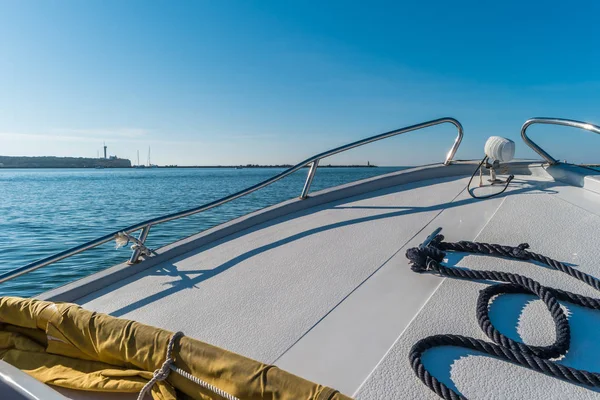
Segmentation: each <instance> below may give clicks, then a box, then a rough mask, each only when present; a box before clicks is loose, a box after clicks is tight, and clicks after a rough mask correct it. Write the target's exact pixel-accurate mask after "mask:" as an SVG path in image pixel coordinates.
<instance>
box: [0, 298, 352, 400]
mask: <svg viewBox="0 0 600 400" xmlns="http://www.w3.org/2000/svg"><path fill="white" fill-rule="evenodd" d="M171 335H172V332H168V331H165V330H162V329H158V328H154V327H151V326H147V325H143V324H140V323H137V322H134V321H128V320H124V319H119V318H115V317H111V316H110V315H105V314H100V313H95V312H91V311H88V310H84V309H82V308H81V307H79V306H78V305H76V304H69V303H52V302H48V301H41V300H35V299H22V298H18V297H0V358H1V359H2V360H4V361H6V362H8V363H9V364H12V365H14V366H15V367H17V368H20V369H21V370H23V371H25V372H27V373H28V374H29V375H31V376H33V377H34V378H36V379H38V380H40V381H42V382H44V383H48V384H51V385H56V386H61V387H66V388H71V389H79V390H91V391H103V392H130V393H135V392H139V391H140V390H141V389H142V387H143V386H144V384H145V383H146V382H147V381H148V380H149V379H150V378H152V371H154V370H156V369H158V368H160V366H161V365H162V363H163V362H164V360H165V356H166V347H167V343H168V341H169V338H170V337H171ZM174 357H175V364H176V365H177V366H178V367H179V368H181V369H183V370H185V371H187V372H189V373H191V374H192V375H194V376H196V377H198V378H200V379H202V380H204V381H206V382H208V383H210V384H212V385H214V386H216V387H218V388H220V389H222V390H224V391H226V392H228V393H230V394H232V395H234V396H236V397H238V398H240V399H270V400H292V399H293V400H296V399H311V400H312V399H314V400H346V399H349V397H347V396H344V395H342V394H340V393H339V392H337V391H336V390H333V389H330V388H328V387H324V386H321V385H318V384H315V383H312V382H309V381H307V380H304V379H302V378H299V377H297V376H295V375H292V374H290V373H287V372H285V371H282V370H280V369H279V368H277V367H275V366H273V365H266V364H263V363H260V362H257V361H254V360H251V359H249V358H246V357H243V356H240V355H238V354H235V353H231V352H229V351H226V350H223V349H220V348H218V347H215V346H211V345H209V344H206V343H203V342H200V341H198V340H194V339H191V338H188V337H183V338H181V339H180V340H179V345H178V346H176V347H175V349H174ZM174 388H176V389H177V390H179V394H182V393H183V394H184V395H185V396H186V397H189V398H192V399H202V400H205V399H220V398H221V397H220V396H218V395H216V394H214V393H212V392H211V391H209V390H206V389H203V388H201V387H200V386H198V385H196V384H195V383H193V382H190V381H188V380H187V379H185V378H183V377H181V376H180V375H178V374H176V373H174V372H172V373H171V374H170V375H169V378H168V379H167V381H166V382H159V383H158V384H156V385H154V387H153V389H152V397H153V398H154V399H155V400H174V399H176V391H175V389H174Z"/></svg>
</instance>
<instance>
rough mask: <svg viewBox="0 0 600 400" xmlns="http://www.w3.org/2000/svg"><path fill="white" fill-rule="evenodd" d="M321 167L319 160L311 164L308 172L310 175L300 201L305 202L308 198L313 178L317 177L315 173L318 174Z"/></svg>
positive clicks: (307, 177)
mask: <svg viewBox="0 0 600 400" xmlns="http://www.w3.org/2000/svg"><path fill="white" fill-rule="evenodd" d="M318 167H319V159H316V160H315V161H313V162H312V164H310V169H309V170H308V175H307V176H306V182H304V188H303V189H302V194H300V199H301V200H304V199H306V198H308V192H309V191H310V185H311V184H312V181H313V178H314V177H315V173H316V172H317V168H318Z"/></svg>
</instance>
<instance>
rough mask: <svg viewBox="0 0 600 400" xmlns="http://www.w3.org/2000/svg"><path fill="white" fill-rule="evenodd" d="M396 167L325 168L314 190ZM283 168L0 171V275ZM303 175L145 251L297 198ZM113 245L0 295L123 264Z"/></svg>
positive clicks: (163, 228)
mask: <svg viewBox="0 0 600 400" xmlns="http://www.w3.org/2000/svg"><path fill="white" fill-rule="evenodd" d="M399 169H401V168H400V167H385V168H384V167H379V168H322V169H319V170H318V172H317V175H316V177H315V180H314V182H313V185H312V190H313V191H316V190H320V189H324V188H327V187H332V186H336V185H340V184H343V183H348V182H352V181H356V180H359V179H364V178H368V177H371V176H375V175H380V174H384V173H388V172H392V171H396V170H399ZM281 171H282V169H275V168H272V169H271V168H269V169H200V168H199V169H162V168H161V169H103V170H95V169H94V170H84V169H60V170H59V169H56V170H52V169H45V170H35V169H24V170H9V169H5V170H2V169H0V272H5V271H8V270H11V269H14V268H17V267H20V266H23V265H25V264H27V263H30V262H32V261H35V260H38V259H40V258H43V257H47V256H50V255H52V254H54V253H56V252H58V251H62V250H65V249H68V248H69V247H73V246H76V245H78V244H81V243H83V242H86V241H88V240H91V239H94V238H96V237H98V236H101V235H104V234H107V233H110V232H112V231H115V230H118V229H120V228H123V227H126V226H128V225H131V224H133V223H136V222H140V221H143V220H146V219H149V218H153V217H158V216H161V215H164V214H167V213H172V212H176V211H180V210H184V209H187V208H191V207H195V206H198V205H201V204H204V203H207V202H210V201H212V200H216V199H218V198H220V197H223V196H226V195H228V194H231V193H233V192H236V191H238V190H242V189H244V188H245V187H248V186H250V185H253V184H255V183H258V182H260V181H262V180H265V179H267V178H269V177H271V176H273V175H275V174H277V173H279V172H281ZM306 172H307V170H306V169H304V170H301V171H299V172H297V173H295V174H292V175H290V176H289V177H287V178H285V179H283V180H281V181H279V182H276V183H274V184H273V185H271V186H269V187H267V188H264V189H262V190H259V191H258V192H254V193H252V194H250V195H248V196H246V197H243V198H240V199H237V200H234V201H232V202H230V203H228V204H225V205H223V206H220V207H217V208H215V209H212V210H209V211H206V212H203V213H200V214H197V215H194V216H190V217H187V218H183V219H180V220H177V221H172V222H168V223H165V224H161V225H159V226H156V227H153V228H152V230H151V232H150V236H149V238H148V241H147V243H148V245H149V247H150V248H157V247H160V246H163V245H166V244H168V243H170V242H173V241H174V240H177V239H181V238H184V237H187V236H190V235H192V234H194V233H197V232H200V231H202V230H205V229H207V228H210V227H212V226H215V225H217V224H220V223H223V222H226V221H228V220H231V219H232V218H235V217H239V216H241V215H244V214H246V213H248V212H251V211H254V210H258V209H261V208H264V207H266V206H269V205H273V204H276V203H278V202H281V201H283V200H287V199H290V198H292V197H295V196H298V195H299V194H300V191H301V190H302V186H303V184H304V180H305V178H306ZM129 255H130V250H129V249H128V248H121V249H119V250H115V245H114V242H109V243H107V244H105V245H102V246H100V247H98V248H96V249H92V250H89V251H87V252H84V253H81V254H79V255H76V256H73V257H71V258H68V259H66V260H63V261H61V262H58V263H56V264H52V265H50V266H47V267H44V268H41V269H39V270H37V271H34V272H31V273H29V274H25V275H23V276H21V277H19V278H16V279H14V280H12V281H9V282H6V283H4V284H1V285H0V295H18V296H32V295H35V294H38V293H41V292H43V291H45V290H49V289H52V288H55V287H58V286H61V285H64V284H65V283H68V282H71V281H74V280H76V279H79V278H82V277H84V276H86V275H89V274H92V273H94V272H96V271H99V270H102V269H104V268H107V267H110V266H112V265H115V264H117V263H120V262H123V261H126V260H127V259H128V257H129Z"/></svg>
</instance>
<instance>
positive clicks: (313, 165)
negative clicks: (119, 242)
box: [0, 117, 463, 283]
mask: <svg viewBox="0 0 600 400" xmlns="http://www.w3.org/2000/svg"><path fill="white" fill-rule="evenodd" d="M443 123H450V124H453V125H454V126H455V127H456V128H457V130H458V135H457V136H456V139H455V140H454V144H453V145H452V147H451V148H450V151H449V152H448V154H447V155H446V160H445V161H444V165H448V164H450V162H451V161H452V158H453V157H454V155H455V154H456V150H457V149H458V146H460V143H461V141H462V138H463V127H462V125H461V124H460V122H458V121H457V120H456V119H454V118H450V117H446V118H439V119H435V120H432V121H428V122H423V123H421V124H416V125H411V126H407V127H405V128H401V129H397V130H394V131H390V132H386V133H382V134H379V135H375V136H371V137H368V138H366V139H362V140H358V141H356V142H352V143H349V144H346V145H343V146H340V147H336V148H335V149H332V150H329V151H325V152H323V153H320V154H317V155H315V156H312V157H310V158H307V159H306V160H304V161H302V162H300V163H298V164H296V165H294V166H293V167H290V168H288V169H286V170H285V171H283V172H281V173H279V174H277V175H275V176H273V177H272V178H269V179H267V180H265V181H262V182H260V183H257V184H256V185H254V186H250V187H249V188H246V189H244V190H241V191H239V192H236V193H233V194H230V195H228V196H225V197H223V198H221V199H218V200H215V201H212V202H210V203H207V204H204V205H201V206H199V207H194V208H190V209H188V210H184V211H179V212H176V213H173V214H168V215H163V216H161V217H157V218H153V219H149V220H147V221H144V222H140V223H137V224H135V225H131V226H128V227H126V228H124V229H119V230H118V231H115V232H112V233H109V234H107V235H104V236H102V237H99V238H97V239H94V240H91V241H89V242H87V243H84V244H81V245H79V246H76V247H73V248H71V249H68V250H65V251H61V252H60V253H57V254H54V255H52V256H50V257H46V258H43V259H41V260H38V261H35V262H32V263H30V264H27V265H25V266H23V267H20V268H16V269H14V270H12V271H9V272H6V273H4V274H2V275H0V283H2V282H6V281H8V280H11V279H14V278H16V277H18V276H21V275H23V274H26V273H28V272H31V271H34V270H36V269H39V268H42V267H45V266H47V265H50V264H53V263H55V262H57V261H60V260H64V259H65V258H68V257H71V256H73V255H75V254H78V253H81V252H83V251H86V250H89V249H91V248H94V247H97V246H100V245H102V244H104V243H107V242H109V241H111V240H113V239H115V238H116V236H117V235H118V234H119V233H121V232H125V233H127V234H130V233H133V232H136V231H139V230H140V229H141V232H140V235H139V237H138V241H139V242H141V243H142V244H143V243H144V242H145V241H146V238H147V237H148V234H149V233H150V228H151V227H152V226H154V225H158V224H161V223H163V222H168V221H172V220H175V219H179V218H183V217H187V216H190V215H193V214H197V213H200V212H202V211H206V210H208V209H211V208H214V207H217V206H220V205H222V204H225V203H228V202H230V201H232V200H235V199H237V198H239V197H242V196H245V195H247V194H250V193H252V192H254V191H256V190H259V189H262V188H263V187H265V186H268V185H270V184H272V183H274V182H277V181H278V180H280V179H283V178H285V177H286V176H288V175H290V174H293V173H294V172H296V171H298V170H300V169H301V168H304V167H306V166H309V165H310V169H309V171H308V176H307V178H306V182H305V184H304V188H303V189H302V193H301V195H300V198H301V199H306V198H307V197H308V193H309V191H310V185H311V183H312V180H313V178H314V176H315V173H316V171H317V167H318V165H319V161H320V160H321V159H323V158H326V157H329V156H332V155H334V154H338V153H341V152H343V151H346V150H350V149H353V148H355V147H359V146H362V145H365V144H368V143H372V142H375V141H378V140H381V139H386V138H389V137H392V136H396V135H401V134H403V133H407V132H410V131H415V130H418V129H423V128H428V127H430V126H434V125H439V124H443ZM140 253H141V251H140V249H139V246H138V248H137V249H136V250H134V252H133V254H132V255H131V258H130V259H129V263H130V264H134V263H136V262H137V261H138V259H139V257H140Z"/></svg>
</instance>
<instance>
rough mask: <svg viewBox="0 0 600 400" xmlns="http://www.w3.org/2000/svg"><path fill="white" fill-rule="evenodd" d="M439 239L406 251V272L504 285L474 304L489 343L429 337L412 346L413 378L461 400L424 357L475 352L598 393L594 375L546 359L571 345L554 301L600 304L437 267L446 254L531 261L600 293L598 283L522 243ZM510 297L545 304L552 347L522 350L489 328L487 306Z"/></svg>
mask: <svg viewBox="0 0 600 400" xmlns="http://www.w3.org/2000/svg"><path fill="white" fill-rule="evenodd" d="M443 239H444V237H443V236H442V235H437V236H436V237H435V238H434V239H433V240H432V241H431V243H430V244H429V245H428V246H425V247H421V248H412V249H409V250H408V251H407V252H406V256H407V258H408V259H409V260H410V263H411V269H412V270H413V271H415V272H417V273H435V274H439V275H440V276H444V277H448V278H456V279H465V280H491V281H496V282H504V283H499V284H496V285H490V286H488V287H486V288H485V289H483V290H481V291H480V294H479V298H478V300H477V308H476V314H477V321H478V323H479V327H480V328H481V330H482V331H483V332H484V333H485V334H486V335H487V336H488V337H489V338H490V339H491V340H492V341H493V342H494V343H490V342H486V341H484V340H479V339H476V338H471V337H465V336H461V335H450V334H445V335H434V336H429V337H427V338H424V339H421V340H419V341H418V342H417V343H415V344H414V345H413V347H412V349H411V350H410V353H409V360H410V364H411V366H412V368H413V371H414V372H415V374H416V375H417V377H418V378H419V379H420V380H421V381H422V382H423V383H424V384H425V385H427V387H429V388H430V389H431V390H432V391H434V392H435V393H436V394H437V395H438V396H440V397H441V398H444V399H446V400H466V398H465V397H464V396H463V395H462V394H460V393H458V392H456V391H454V390H453V389H451V388H449V387H448V386H446V385H445V384H444V383H442V382H440V381H438V380H437V379H436V378H435V377H434V376H432V375H431V374H430V373H429V372H428V371H427V370H426V369H425V366H424V365H423V362H422V356H423V353H424V352H425V351H427V350H429V349H431V348H434V347H440V346H455V347H463V348H467V349H471V350H475V351H479V352H482V353H486V354H489V355H491V356H494V357H497V358H499V359H503V360H506V361H510V362H512V363H515V364H518V365H521V366H524V367H526V368H529V369H532V370H534V371H538V372H541V373H543V374H546V375H549V376H552V377H555V378H559V379H562V380H565V381H568V382H571V383H575V384H579V385H585V386H588V387H600V374H599V373H595V372H589V371H584V370H579V369H576V368H571V367H567V366H564V365H561V364H558V363H556V362H554V361H551V359H556V358H559V357H561V356H563V355H564V354H566V352H567V351H568V350H569V346H570V342H571V329H570V326H569V321H568V319H567V317H566V315H565V312H564V311H563V309H562V308H561V306H560V303H559V300H560V301H567V302H569V303H572V304H575V305H578V306H582V307H586V308H590V309H595V310H598V309H600V299H596V298H592V297H587V296H582V295H579V294H576V293H571V292H567V291H564V290H560V289H555V288H551V287H546V286H543V285H542V284H540V283H539V282H537V281H535V280H533V279H531V278H528V277H526V276H523V275H519V274H513V273H508V272H500V271H478V270H466V269H458V268H450V267H446V266H445V265H443V264H441V262H442V261H443V259H444V257H445V252H446V251H458V252H467V253H475V254H485V255H490V256H497V257H504V258H510V259H517V260H522V261H535V262H538V263H541V264H545V265H547V266H549V267H551V268H553V269H556V270H558V271H561V272H563V273H565V274H567V275H570V276H572V277H574V278H575V279H578V280H580V281H582V282H584V283H586V284H587V285H589V286H591V287H593V288H594V289H596V290H599V291H600V281H599V280H598V279H597V278H595V277H593V276H591V275H588V274H586V273H584V272H582V271H579V270H576V269H574V268H572V267H570V266H568V265H566V264H564V263H562V262H560V261H556V260H554V259H552V258H550V257H546V256H544V255H541V254H537V253H534V252H532V251H529V250H527V249H528V248H529V245H528V244H527V243H523V244H520V245H519V246H516V247H512V246H503V245H498V244H489V243H478V242H467V241H461V242H457V243H450V242H443ZM515 293H519V294H533V295H535V296H537V297H539V298H540V300H542V301H543V302H544V304H545V305H546V307H547V308H548V311H549V312H550V315H551V316H552V319H553V321H554V324H555V327H556V340H555V342H554V343H553V344H551V345H549V346H532V345H527V344H525V343H521V342H517V341H514V340H512V339H510V338H509V337H507V336H505V335H503V334H502V333H501V332H500V331H498V330H497V329H496V328H495V327H494V325H493V324H492V322H491V320H490V316H489V303H490V301H491V300H492V298H493V297H495V296H497V295H502V294H515Z"/></svg>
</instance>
